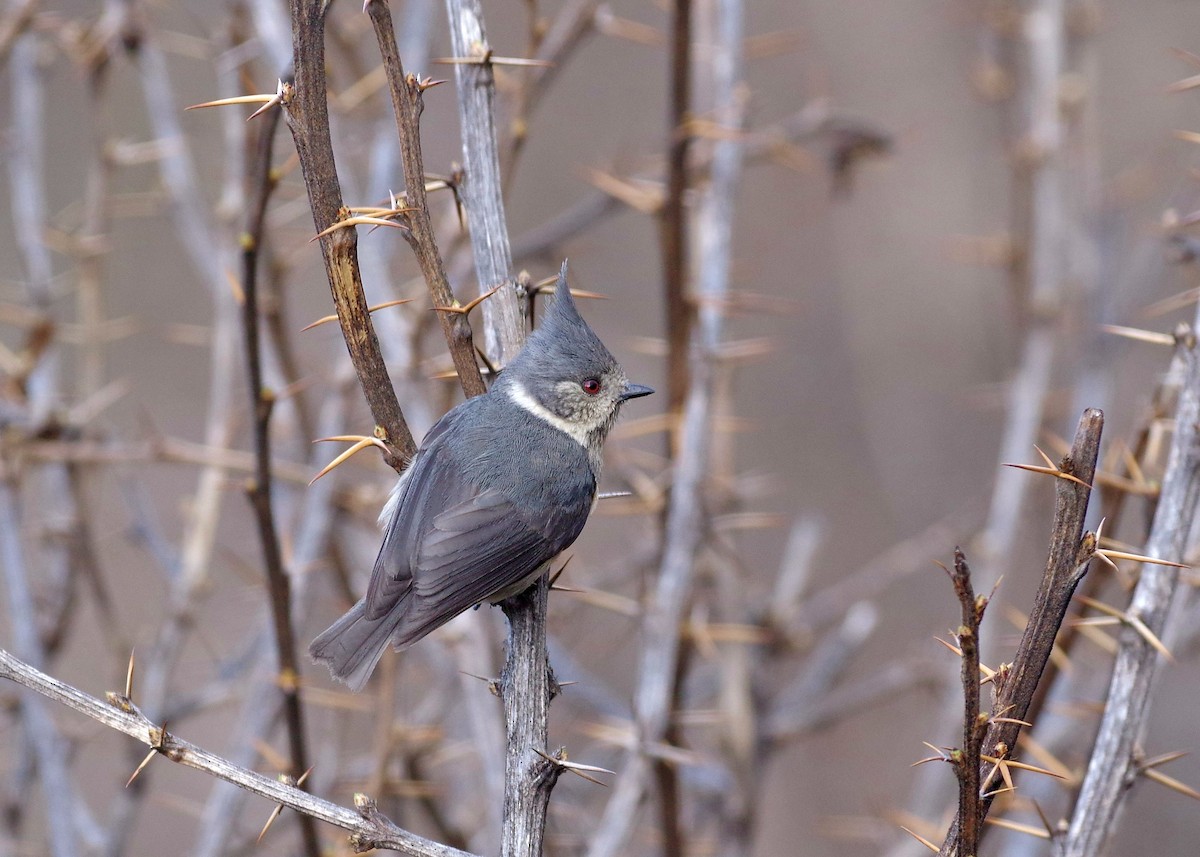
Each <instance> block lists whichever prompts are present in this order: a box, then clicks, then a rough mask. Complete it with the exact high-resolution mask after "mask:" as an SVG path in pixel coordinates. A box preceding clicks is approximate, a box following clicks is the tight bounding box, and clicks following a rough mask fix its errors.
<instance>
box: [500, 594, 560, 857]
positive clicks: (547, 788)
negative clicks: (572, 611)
mask: <svg viewBox="0 0 1200 857" xmlns="http://www.w3.org/2000/svg"><path fill="white" fill-rule="evenodd" d="M549 595H550V583H549V580H548V579H547V576H546V575H544V574H543V575H542V576H541V577H539V578H538V581H537V583H535V584H534V585H533V586H531V587H529V588H528V589H526V590H525V591H524V592H523V593H521V594H520V595H516V596H514V597H512V598H509V599H508V600H506V601H504V602H502V603H501V605H500V606H501V607H502V608H503V610H504V615H505V616H506V617H507V618H508V626H509V632H508V658H507V659H506V660H505V662H504V671H503V672H502V673H501V674H500V682H499V691H500V698H501V699H503V700H504V726H505V732H506V733H507V735H508V741H507V750H506V751H505V756H504V772H505V776H504V779H505V789H504V839H503V842H502V843H501V850H500V853H501V854H502V855H503V857H537V855H541V853H542V837H543V836H544V834H545V830H546V811H547V809H548V808H549V805H550V792H551V790H552V789H553V788H554V784H555V783H556V782H557V781H558V776H559V774H560V773H561V772H562V768H561V767H559V766H558V765H556V764H554V763H553V762H552V761H550V760H549V759H547V758H544V757H542V756H540V755H538V754H537V753H535V752H534V751H537V750H542V751H543V752H544V749H545V748H546V745H547V742H548V741H549V730H548V726H549V723H550V701H551V700H552V699H553V698H554V697H555V696H557V695H558V682H557V681H556V680H555V678H554V671H553V670H552V669H551V667H550V656H549V654H548V652H547V650H546V622H545V617H546V608H547V600H548V599H549Z"/></svg>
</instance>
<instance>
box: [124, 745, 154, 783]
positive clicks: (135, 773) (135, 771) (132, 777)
mask: <svg viewBox="0 0 1200 857" xmlns="http://www.w3.org/2000/svg"><path fill="white" fill-rule="evenodd" d="M157 755H158V748H157V747H151V748H150V752H149V753H147V754H146V758H144V759H142V763H141V764H140V765H138V766H137V767H136V768H134V769H133V773H132V774H130V775H129V779H128V780H126V781H125V788H129V787H130V786H131V785H133V781H134V780H136V779H137V778H138V774H140V773H141V772H142V771H143V770H145V768H146V766H147V765H149V764H150V760H151V759H153V758H154V757H155V756H157Z"/></svg>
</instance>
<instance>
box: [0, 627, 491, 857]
mask: <svg viewBox="0 0 1200 857" xmlns="http://www.w3.org/2000/svg"><path fill="white" fill-rule="evenodd" d="M0 679H7V680H9V681H12V682H16V683H17V684H19V685H22V686H23V687H27V688H29V689H30V690H34V691H37V692H38V693H40V694H41V695H42V696H45V697H48V698H49V699H52V700H54V701H55V702H59V703H62V704H63V705H65V706H67V707H68V708H72V709H74V710H75V711H78V712H80V713H81V714H84V715H87V716H88V717H90V718H92V719H93V720H95V721H97V722H98V723H101V724H103V725H104V726H107V727H109V728H110V729H116V730H117V731H118V732H124V733H125V734H126V735H129V736H131V737H133V738H136V739H137V740H139V741H142V742H144V743H145V744H146V745H147V746H148V747H151V748H153V749H154V750H156V751H157V752H158V753H159V755H161V756H164V757H166V758H168V759H170V760H171V761H172V762H178V763H179V764H181V765H185V766H187V767H189V768H195V769H196V770H199V771H204V772H206V773H208V774H211V775H213V776H214V777H218V778H220V779H222V780H225V781H226V782H230V783H233V784H234V785H235V786H238V787H240V788H243V789H246V790H247V791H250V792H254V793H255V794H257V795H261V796H262V797H264V798H266V799H267V800H269V801H271V802H272V803H277V804H283V805H284V806H287V807H290V808H292V809H294V810H296V811H297V812H301V813H304V814H305V815H309V816H311V817H313V818H315V819H317V820H319V821H324V822H326V823H328V824H332V825H334V826H336V827H341V828H343V829H344V830H348V831H350V840H351V844H352V845H353V847H354V848H355V850H356V851H367V850H369V849H371V848H386V849H389V850H391V851H399V852H401V853H404V854H409V855H412V857H472V855H471V854H469V853H468V852H466V851H460V850H458V849H457V848H451V847H449V846H447V845H440V844H438V843H436V842H431V841H430V840H428V839H425V838H423V837H420V836H417V835H416V834H414V833H409V832H408V831H407V830H404V829H402V828H400V827H397V826H396V825H395V824H393V823H392V822H391V821H390V820H389V819H388V818H386V817H385V816H384V815H382V814H381V813H380V812H379V811H378V810H377V809H376V808H375V803H374V801H372V800H371V799H370V798H368V797H366V796H365V795H361V794H359V795H355V798H354V803H355V809H353V810H351V809H347V808H346V807H343V806H339V805H337V804H335V803H331V802H329V801H327V800H322V799H321V798H318V797H315V796H313V795H311V794H309V793H308V792H306V791H303V790H302V789H298V788H296V787H295V786H292V785H288V784H287V783H285V782H282V781H280V780H277V779H271V778H270V777H266V776H263V775H262V774H260V773H258V772H256V771H249V770H246V769H245V768H239V767H237V766H236V765H231V764H230V763H229V762H228V761H226V760H225V759H223V758H222V757H220V756H218V755H216V754H215V753H210V752H208V751H207V750H203V749H201V748H200V747H197V746H196V745H195V744H191V743H189V742H187V741H184V740H183V739H181V738H176V737H175V736H174V735H171V734H170V733H168V732H167V731H166V730H165V729H164V728H162V727H161V726H156V725H155V724H154V723H152V722H150V720H149V719H148V718H147V717H146V716H145V715H144V714H142V712H141V711H140V710H138V708H137V706H135V705H134V704H133V702H131V701H130V700H129V699H128V698H127V697H125V696H122V695H121V694H117V693H109V694H107V697H108V702H102V701H100V700H99V699H96V698H95V697H94V696H89V695H88V694H86V693H84V692H83V691H81V690H78V689H76V688H74V687H72V686H71V685H69V684H64V683H63V682H61V681H59V680H58V679H55V678H52V677H50V676H48V675H46V674H45V673H43V672H41V671H40V670H36V669H34V668H33V667H31V666H30V665H29V664H27V663H25V662H24V661H21V660H20V659H18V658H16V657H14V656H13V655H11V654H9V653H8V652H7V651H5V650H4V649H0Z"/></svg>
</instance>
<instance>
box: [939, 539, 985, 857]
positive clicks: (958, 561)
mask: <svg viewBox="0 0 1200 857" xmlns="http://www.w3.org/2000/svg"><path fill="white" fill-rule="evenodd" d="M948 574H949V575H950V580H951V582H952V583H953V584H954V593H955V595H957V596H958V603H959V606H960V607H961V608H962V624H961V625H959V626H958V631H957V632H956V633H955V637H956V638H957V640H958V647H959V649H960V650H961V652H962V689H963V743H962V747H961V748H960V749H959V750H957V751H956V752H954V753H953V754H951V762H952V763H953V765H954V773H955V774H956V775H957V776H958V819H959V824H958V829H957V831H956V832H957V836H956V837H955V838H954V839H953V840H951V839H947V840H946V844H945V845H943V846H942V850H943V851H946V852H947V853H950V852H952V853H955V854H976V853H978V849H979V834H980V832H981V829H982V826H983V817H982V814H981V813H980V804H979V777H980V773H979V754H980V752H981V750H982V747H983V733H984V730H985V729H987V722H988V718H987V715H985V714H982V713H981V712H980V710H979V624H980V622H982V621H983V613H984V611H985V610H986V609H987V598H986V597H985V596H976V595H975V590H974V588H973V587H972V585H971V569H970V567H969V566H968V565H967V558H966V556H964V555H963V552H962V551H961V550H957V549H956V550H955V551H954V568H953V569H951V570H949V571H948Z"/></svg>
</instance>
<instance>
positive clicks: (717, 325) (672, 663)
mask: <svg viewBox="0 0 1200 857" xmlns="http://www.w3.org/2000/svg"><path fill="white" fill-rule="evenodd" d="M689 6H690V3H689V2H688V0H678V2H676V4H675V14H676V19H675V28H676V29H675V36H676V41H675V46H674V47H675V53H673V57H674V59H675V67H674V74H675V77H674V82H673V90H672V92H673V95H672V122H673V125H672V133H673V135H676V134H682V133H685V129H684V128H683V124H682V123H683V118H684V113H685V111H686V110H687V107H688V103H687V96H688V70H687V69H686V68H682V67H680V63H681V62H682V63H684V64H686V63H687V62H689V61H690V60H689V57H690V50H689V44H690V39H691V34H690V8H689ZM713 8H714V10H715V11H714V17H715V21H716V22H717V23H716V24H715V26H714V44H713V46H712V56H713V64H714V83H713V90H714V95H713V98H714V101H715V107H716V109H717V111H718V113H719V115H720V117H721V120H722V121H724V122H726V123H727V124H729V125H730V126H731V127H738V126H740V125H741V124H742V122H743V115H744V114H743V109H744V103H743V99H742V95H741V93H740V92H739V86H740V82H741V76H742V65H741V33H742V4H741V2H740V0H721V2H718V3H716V4H715V5H714V7H713ZM672 141H673V143H672V157H673V159H677V162H676V163H673V164H672V166H671V178H670V179H669V180H668V185H669V187H670V188H671V190H669V191H668V199H669V198H670V197H671V195H672V193H675V194H676V195H677V196H678V204H679V206H680V207H679V210H678V211H677V212H675V214H664V221H663V223H664V262H665V264H666V270H665V275H666V282H667V284H668V314H669V315H668V322H667V324H668V341H669V343H670V344H669V349H670V352H671V355H672V357H674V356H675V355H676V353H677V352H678V354H679V355H680V357H681V360H682V361H683V362H682V364H681V365H683V367H684V368H685V369H687V368H688V367H687V363H688V362H689V361H690V363H691V366H690V371H689V372H688V374H686V375H683V376H677V375H674V374H672V375H671V377H670V383H671V385H672V386H671V390H672V394H673V395H674V394H678V395H679V397H680V398H679V399H678V404H679V405H680V406H681V407H682V410H683V419H682V421H681V423H680V425H681V428H680V430H679V434H678V441H677V443H676V444H673V446H674V451H675V455H674V459H673V462H674V474H673V480H672V487H671V495H670V500H669V503H668V508H667V514H666V524H665V533H664V545H663V554H662V560H661V562H660V566H659V573H658V585H657V587H656V589H655V591H654V592H653V593H652V594H651V595H650V596H649V598H648V603H647V604H646V608H645V614H644V617H643V622H642V638H641V648H642V653H641V658H640V661H639V666H638V684H637V689H636V691H635V698H634V709H635V714H636V725H637V730H638V742H639V746H637V747H635V749H634V751H633V753H631V754H630V756H629V758H628V759H627V761H626V763H625V766H624V767H623V768H622V770H621V773H620V775H619V777H618V779H617V781H616V783H615V785H614V786H613V793H612V797H611V798H610V799H609V801H608V805H607V806H606V807H605V810H604V816H603V817H602V819H601V821H600V824H599V826H598V828H597V830H596V833H595V836H594V838H593V840H592V842H591V845H590V848H589V851H588V853H589V855H590V857H614V855H617V854H622V853H624V852H625V851H626V849H627V848H628V842H629V839H630V837H631V836H632V833H633V827H634V824H635V822H636V818H637V813H636V810H637V807H638V805H639V804H640V803H641V800H642V796H643V794H644V792H645V788H646V781H647V777H648V775H649V773H650V767H651V765H652V761H651V759H650V758H649V757H648V756H647V755H645V754H644V753H643V752H642V748H644V747H646V746H649V745H654V744H657V743H659V742H661V741H663V740H664V738H665V737H666V735H667V731H668V727H669V724H670V722H671V714H672V705H673V700H674V696H675V693H674V691H675V688H676V687H677V680H678V668H679V660H680V653H681V645H682V641H681V628H680V622H681V620H682V618H683V614H684V611H685V609H686V606H687V603H688V600H689V598H690V596H691V590H692V582H693V578H694V576H695V574H696V555H697V552H698V550H699V549H700V546H701V544H702V543H703V539H704V534H705V529H706V523H705V522H706V516H705V512H704V496H705V480H706V477H707V474H708V469H709V467H710V465H711V461H710V457H711V455H710V453H711V443H712V418H713V414H714V408H715V405H716V387H717V380H718V378H717V376H718V373H719V372H720V371H721V368H720V366H719V365H718V364H719V357H718V351H719V348H720V344H721V335H722V331H723V324H724V319H723V316H722V309H721V305H722V298H723V297H724V296H725V294H726V293H727V292H728V290H729V271H730V265H731V229H732V220H733V208H734V199H735V191H736V188H737V182H738V177H739V176H740V173H741V166H742V151H741V143H740V140H738V139H737V137H736V136H734V137H731V138H728V139H722V140H720V141H718V143H717V144H716V151H715V154H714V160H713V177H712V183H711V186H710V188H709V190H708V193H707V194H706V195H705V197H704V208H703V210H702V212H701V215H700V217H698V218H697V228H698V232H699V241H698V246H699V248H700V250H699V252H700V254H701V262H700V265H699V270H698V274H699V281H698V291H699V297H700V301H699V305H700V307H701V311H700V318H699V323H698V324H696V325H690V324H688V323H687V319H686V317H685V316H682V315H676V316H671V313H678V312H681V311H682V312H683V313H690V310H689V309H687V307H685V306H683V304H682V301H683V299H684V295H683V293H682V291H680V292H679V293H678V294H677V295H676V296H675V298H677V299H678V301H679V302H680V303H679V305H677V306H674V308H672V306H673V305H672V303H671V301H672V300H673V299H675V298H673V297H672V294H673V292H672V289H674V288H678V289H683V288H684V287H685V284H686V271H685V266H684V264H683V263H684V260H685V257H684V256H683V253H684V252H685V248H686V245H685V244H684V243H683V240H684V238H683V235H682V229H683V228H684V222H683V220H682V217H683V212H682V204H683V198H682V197H683V193H684V191H685V190H686V187H685V186H684V184H681V183H685V182H686V180H687V174H686V163H685V160H686V156H687V144H686V141H685V142H682V143H680V142H679V140H678V139H677V138H676V137H675V136H672ZM669 207H670V203H669V202H668V210H669ZM673 218H678V219H673ZM675 229H678V230H680V234H678V235H674V236H672V235H671V234H670V233H672V231H673V230H675ZM676 240H677V241H678V243H674V242H675V241H676ZM672 260H676V261H677V262H678V265H676V266H675V267H674V268H673V267H672V266H673V265H675V262H673V261H672ZM680 325H682V327H681V326H680ZM681 332H682V335H683V339H682V341H678V339H677V337H678V336H679V334H680V333H681ZM672 371H674V368H673V369H672ZM680 384H682V385H683V386H682V387H678V388H677V387H676V386H675V385H680ZM685 394H686V395H685ZM671 407H672V410H674V409H675V403H672V404H671Z"/></svg>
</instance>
